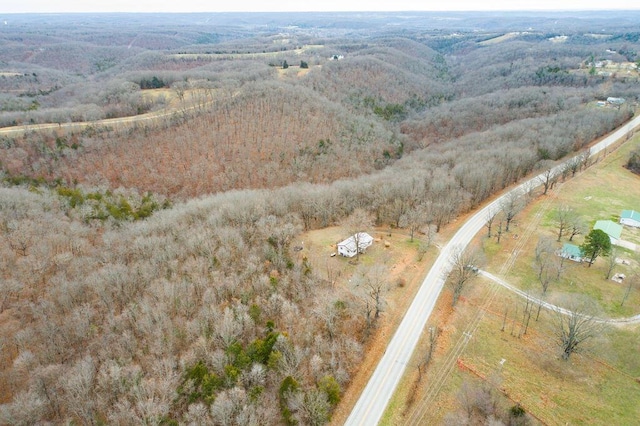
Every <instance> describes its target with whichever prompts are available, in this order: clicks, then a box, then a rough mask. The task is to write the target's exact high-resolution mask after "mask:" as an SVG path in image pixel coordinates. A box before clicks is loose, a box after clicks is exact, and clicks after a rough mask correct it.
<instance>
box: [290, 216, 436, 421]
mask: <svg viewBox="0 0 640 426" xmlns="http://www.w3.org/2000/svg"><path fill="white" fill-rule="evenodd" d="M370 233H371V235H372V236H373V237H374V238H375V242H374V244H373V245H372V246H371V247H369V249H367V252H366V253H365V254H363V255H361V256H360V258H359V259H358V260H357V261H355V259H347V258H344V257H341V256H339V255H336V256H334V257H331V253H335V252H336V243H338V242H340V241H342V240H343V239H344V238H346V237H347V234H346V233H345V231H344V230H343V229H342V228H340V227H329V228H325V229H321V230H314V231H310V232H307V233H305V234H303V236H301V237H300V241H299V245H300V246H303V247H304V248H303V249H302V250H301V251H299V252H298V256H306V257H307V259H308V261H309V263H310V264H311V265H312V267H313V268H314V270H315V271H316V273H318V274H319V275H320V276H322V277H324V278H325V279H327V280H328V281H330V282H332V283H333V285H334V286H341V287H344V286H348V285H349V280H350V278H351V277H352V276H353V274H354V273H355V271H356V269H357V268H358V267H359V265H372V264H378V263H384V264H386V265H387V267H388V268H389V271H390V274H389V278H388V282H389V292H388V293H387V297H386V301H387V305H386V308H385V311H384V313H383V315H382V317H381V319H380V321H379V322H378V325H377V327H376V329H375V332H374V334H373V335H372V336H370V338H369V339H368V341H367V345H366V350H365V357H364V359H363V360H362V363H361V364H360V366H359V369H358V370H357V371H355V372H354V374H353V376H352V380H351V382H350V385H349V388H348V389H346V390H345V392H344V395H343V396H342V401H341V403H340V405H339V406H338V407H337V409H336V411H335V413H334V415H333V418H332V424H334V425H339V424H343V423H344V421H345V420H346V418H347V416H348V415H349V412H350V411H351V408H352V407H353V405H355V403H356V401H357V399H358V397H359V395H360V393H361V392H362V389H364V386H365V385H366V383H367V381H368V379H369V376H370V375H371V373H372V372H373V370H374V369H375V366H376V364H377V363H378V360H379V359H380V357H381V356H382V354H383V353H384V350H385V348H386V347H387V344H388V343H389V340H390V339H391V337H392V335H393V332H394V330H395V329H396V328H397V326H398V324H399V323H400V321H401V320H402V317H403V315H404V313H405V311H406V310H407V308H408V307H409V303H410V302H411V301H412V300H413V296H414V295H415V293H416V291H417V290H418V288H419V285H420V284H421V283H422V280H423V278H424V274H425V271H428V270H429V267H430V264H431V262H432V261H433V260H434V259H435V257H436V256H437V249H436V247H434V246H432V247H431V248H429V250H428V251H427V253H426V254H425V255H424V257H423V259H422V260H419V259H418V252H417V245H418V243H417V239H416V240H414V241H413V242H411V241H410V239H409V236H408V235H407V234H405V233H404V232H402V231H398V230H393V231H391V232H390V231H389V229H388V228H384V229H382V228H378V229H376V230H374V231H373V232H370ZM417 238H419V237H417ZM385 243H388V247H386V245H385Z"/></svg>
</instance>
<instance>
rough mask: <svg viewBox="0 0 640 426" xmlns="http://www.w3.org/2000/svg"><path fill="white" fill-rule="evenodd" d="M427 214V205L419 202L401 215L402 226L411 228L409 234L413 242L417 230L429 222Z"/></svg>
mask: <svg viewBox="0 0 640 426" xmlns="http://www.w3.org/2000/svg"><path fill="white" fill-rule="evenodd" d="M427 214H428V212H427V209H426V207H425V206H424V205H423V204H419V205H417V206H415V207H412V208H410V209H409V211H407V212H406V213H405V214H403V215H402V216H401V217H400V226H402V227H407V228H408V229H409V236H410V238H411V241H412V242H413V236H414V234H415V233H416V231H418V229H420V228H421V227H422V226H424V225H425V224H426V223H427V222H428V220H429V217H428V216H427Z"/></svg>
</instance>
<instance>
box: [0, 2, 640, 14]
mask: <svg viewBox="0 0 640 426" xmlns="http://www.w3.org/2000/svg"><path fill="white" fill-rule="evenodd" d="M612 9H618V10H619V9H626V10H640V1H639V0H449V1H446V0H444V1H443V0H171V1H167V0H107V1H105V0H2V4H0V13H56V12H279V11H417V10H426V11H446V10H450V11H460V10H612Z"/></svg>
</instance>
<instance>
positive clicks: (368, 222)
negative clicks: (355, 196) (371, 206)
mask: <svg viewBox="0 0 640 426" xmlns="http://www.w3.org/2000/svg"><path fill="white" fill-rule="evenodd" d="M341 225H342V227H343V228H344V230H345V231H346V232H347V233H348V234H349V236H353V238H354V240H355V244H356V257H358V256H360V234H361V233H362V232H366V231H367V230H369V229H370V228H372V227H373V216H372V215H371V214H370V213H369V212H367V211H366V210H364V209H355V210H354V211H353V213H351V214H350V215H349V216H347V217H346V218H345V219H344V220H343V221H342V222H341Z"/></svg>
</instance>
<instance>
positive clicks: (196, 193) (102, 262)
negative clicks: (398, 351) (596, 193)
mask: <svg viewBox="0 0 640 426" xmlns="http://www.w3.org/2000/svg"><path fill="white" fill-rule="evenodd" d="M414 15H415V16H414ZM414 15H411V16H403V15H402V14H382V13H380V14H371V15H370V16H366V17H363V16H356V15H352V14H268V15H260V14H256V15H252V14H247V15H239V14H217V15H216V14H202V15H200V14H194V15H149V16H147V15H144V14H142V15H130V16H129V15H123V16H113V15H95V16H94V15H68V16H66V15H15V16H9V17H4V20H5V21H6V23H5V25H3V26H1V27H0V126H3V127H12V126H13V127H16V128H18V129H20V128H22V129H24V132H21V133H19V134H14V133H0V178H1V179H2V186H1V187H0V280H1V285H0V336H1V338H0V423H2V424H36V423H45V422H52V423H55V424H60V423H69V422H75V423H79V424H143V423H145V424H160V423H165V424H169V423H171V424H283V423H284V424H325V423H327V422H328V421H329V419H330V417H331V413H332V411H333V410H334V408H335V407H336V406H337V404H338V403H339V401H340V397H341V394H342V392H343V390H344V389H345V388H346V386H347V385H348V384H349V382H350V380H351V378H352V376H353V373H354V372H355V371H356V370H357V368H358V365H359V361H360V360H361V357H362V354H363V352H364V351H365V350H366V347H367V342H368V338H369V336H370V335H371V332H372V330H371V328H372V327H375V324H372V323H371V320H370V317H369V314H370V312H369V311H367V310H366V308H363V306H362V297H361V295H359V294H358V293H357V292H355V291H354V290H353V289H351V288H349V287H348V286H340V285H335V283H333V282H330V281H329V280H327V279H326V278H325V276H324V274H323V273H321V271H316V270H314V269H313V268H312V267H311V265H310V264H309V262H307V260H306V259H305V258H301V257H299V256H296V255H295V252H294V246H295V245H296V244H297V243H296V242H297V238H298V237H299V235H300V234H301V233H302V232H303V231H306V230H311V229H318V228H323V227H327V226H330V225H336V224H339V223H341V221H343V220H344V219H345V218H346V217H348V216H349V215H351V214H352V213H353V212H354V211H364V212H366V213H367V214H368V215H370V216H371V217H372V218H373V220H374V221H375V224H376V225H378V226H392V227H407V228H411V235H412V238H413V232H414V230H415V229H418V228H419V227H420V226H419V225H425V226H426V225H430V226H432V227H433V228H434V229H436V230H437V231H439V230H440V229H441V227H443V226H445V225H446V224H447V223H449V222H450V221H451V220H453V219H454V218H456V217H457V216H459V215H460V214H463V213H466V212H468V211H470V210H471V209H473V208H474V207H476V206H478V205H479V204H480V203H482V202H483V201H484V200H486V199H487V198H488V197H490V196H492V195H493V194H495V193H496V192H498V191H500V190H502V189H503V188H505V187H507V186H509V185H511V184H513V183H515V182H516V181H518V180H519V179H521V178H523V177H524V176H526V175H528V174H530V173H532V172H536V171H537V172H542V171H544V170H545V169H548V168H549V167H550V165H552V164H554V162H555V161H556V160H560V159H562V158H563V157H565V156H567V155H569V154H572V153H578V152H581V151H583V150H585V149H586V147H587V145H588V144H589V143H591V142H592V141H593V140H595V139H597V138H599V137H600V136H602V135H604V134H606V133H608V132H609V131H611V130H612V129H614V128H616V127H618V126H620V125H621V124H622V123H624V122H625V121H626V120H628V119H629V118H630V117H632V116H633V113H634V110H635V104H636V102H637V100H638V96H639V94H640V85H639V84H638V63H639V62H640V56H639V55H638V53H637V52H638V51H639V50H640V41H639V40H640V33H638V32H637V28H638V22H639V21H640V15H639V14H637V13H636V14H633V13H626V14H615V13H605V14H602V13H600V14H598V15H597V16H596V15H595V14H589V13H586V12H585V13H581V14H580V18H581V19H575V16H573V15H572V14H570V13H556V14H547V15H545V14H543V13H537V14H533V13H532V14H529V15H526V14H525V15H524V16H523V15H522V14H497V15H496V14H452V15H454V16H452V17H454V18H455V19H439V18H440V16H439V15H438V16H434V15H431V14H428V13H424V14H418V13H416V14H414ZM440 15H441V14H440ZM505 34H509V35H511V36H510V37H502V36H504V35H505ZM611 97H615V98H624V99H625V102H624V103H623V104H621V105H619V104H612V103H607V99H608V98H611ZM167 111H168V112H167ZM132 116H138V117H147V118H148V119H146V118H145V120H138V121H127V120H129V118H128V117H132ZM110 118H112V119H118V118H122V121H121V122H119V121H118V120H115V121H111V122H109V123H105V122H100V121H99V120H103V119H110ZM74 122H89V123H90V124H89V125H87V126H86V127H78V128H74V127H70V126H67V124H69V123H74ZM45 123H54V124H57V127H56V126H54V128H53V129H49V128H47V129H38V128H37V126H35V125H38V124H45ZM376 302H378V300H376ZM377 308H378V305H376V309H377ZM377 314H378V311H377V310H376V318H377V316H378V315H377Z"/></svg>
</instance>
